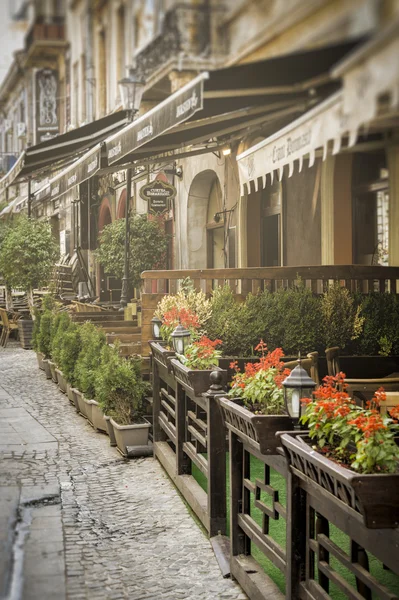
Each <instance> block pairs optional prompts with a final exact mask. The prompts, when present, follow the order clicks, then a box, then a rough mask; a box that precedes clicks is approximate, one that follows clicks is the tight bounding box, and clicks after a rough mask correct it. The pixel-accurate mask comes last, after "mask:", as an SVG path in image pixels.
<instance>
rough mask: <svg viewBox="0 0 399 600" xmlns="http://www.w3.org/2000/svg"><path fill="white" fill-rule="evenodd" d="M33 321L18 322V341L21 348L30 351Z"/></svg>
mask: <svg viewBox="0 0 399 600" xmlns="http://www.w3.org/2000/svg"><path fill="white" fill-rule="evenodd" d="M33 325H34V321H32V320H31V319H19V320H18V333H19V341H20V343H21V346H22V348H25V349H26V350H30V349H31V348H32V333H33Z"/></svg>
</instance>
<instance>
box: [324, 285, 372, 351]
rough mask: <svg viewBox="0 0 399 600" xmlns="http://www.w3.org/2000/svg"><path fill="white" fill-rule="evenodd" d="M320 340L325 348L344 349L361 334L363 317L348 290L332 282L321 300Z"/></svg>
mask: <svg viewBox="0 0 399 600" xmlns="http://www.w3.org/2000/svg"><path fill="white" fill-rule="evenodd" d="M321 319H322V321H321V323H322V327H321V339H322V342H323V343H324V347H325V348H331V347H333V346H339V347H340V348H345V347H346V346H348V344H350V342H351V340H355V339H356V338H358V337H359V336H360V334H361V331H362V329H363V324H364V316H361V308H360V306H359V305H358V306H356V304H355V301H354V298H353V296H352V295H351V293H350V292H349V290H347V289H346V288H343V287H341V286H340V284H339V282H334V284H333V285H331V286H330V287H329V288H328V290H327V291H326V292H325V293H324V294H323V296H322V300H321Z"/></svg>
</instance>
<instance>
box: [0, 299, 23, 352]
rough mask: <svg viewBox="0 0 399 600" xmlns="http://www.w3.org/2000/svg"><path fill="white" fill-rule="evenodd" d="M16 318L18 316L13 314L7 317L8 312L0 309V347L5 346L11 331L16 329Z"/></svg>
mask: <svg viewBox="0 0 399 600" xmlns="http://www.w3.org/2000/svg"><path fill="white" fill-rule="evenodd" d="M18 318H19V315H17V314H15V313H14V314H13V315H12V316H9V314H8V312H7V311H6V310H5V309H4V308H0V320H1V327H2V329H1V335H0V346H3V348H5V347H6V346H7V342H8V338H9V336H10V333H11V331H14V330H15V329H18V323H17V321H18Z"/></svg>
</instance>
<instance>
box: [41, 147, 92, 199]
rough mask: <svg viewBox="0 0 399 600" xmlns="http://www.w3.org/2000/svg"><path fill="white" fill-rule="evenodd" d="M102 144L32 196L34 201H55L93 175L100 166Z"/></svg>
mask: <svg viewBox="0 0 399 600" xmlns="http://www.w3.org/2000/svg"><path fill="white" fill-rule="evenodd" d="M101 147H102V143H100V144H97V146H95V147H94V148H92V149H91V150H89V151H88V152H86V153H85V154H84V155H83V156H82V157H81V158H80V159H79V160H77V161H75V162H74V163H72V164H71V165H69V166H68V167H67V168H66V169H64V170H63V171H61V172H60V173H59V174H58V175H56V176H55V177H53V178H52V179H50V181H49V182H48V183H47V184H46V185H45V186H43V187H42V188H41V189H39V190H37V192H35V193H34V194H33V197H34V200H46V199H50V200H55V199H56V198H58V197H59V196H61V195H62V194H65V193H66V192H69V191H70V190H71V189H72V188H74V187H75V186H77V185H79V184H80V183H83V181H86V180H87V179H89V178H90V177H92V176H93V175H95V174H96V173H97V172H98V171H99V169H100V166H101Z"/></svg>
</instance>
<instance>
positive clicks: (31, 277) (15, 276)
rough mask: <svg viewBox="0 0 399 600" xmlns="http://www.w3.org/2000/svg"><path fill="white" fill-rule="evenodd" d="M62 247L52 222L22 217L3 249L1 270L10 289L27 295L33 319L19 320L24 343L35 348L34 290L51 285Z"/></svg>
mask: <svg viewBox="0 0 399 600" xmlns="http://www.w3.org/2000/svg"><path fill="white" fill-rule="evenodd" d="M58 255H59V247H58V244H57V242H56V240H55V239H54V237H53V235H52V232H51V227H50V224H49V223H45V222H44V221H35V220H32V219H29V218H27V217H25V216H21V217H19V218H18V219H17V220H16V221H15V224H13V225H12V227H10V228H9V229H8V230H7V234H6V236H5V239H4V240H3V242H2V245H1V248H0V271H1V273H2V274H3V276H4V278H5V280H6V281H7V282H8V284H9V285H10V286H12V287H13V288H16V289H22V290H24V291H25V292H26V293H27V298H28V306H29V311H30V318H21V319H19V320H18V327H19V332H20V338H21V344H22V346H23V347H24V348H28V347H32V341H31V339H32V330H33V321H34V319H35V314H34V304H33V289H34V288H39V287H41V286H43V285H48V283H49V280H50V278H51V274H52V270H53V267H54V264H55V262H56V260H57V258H58Z"/></svg>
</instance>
